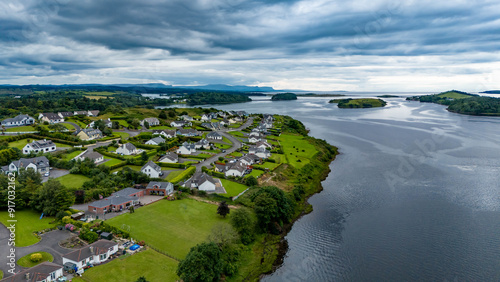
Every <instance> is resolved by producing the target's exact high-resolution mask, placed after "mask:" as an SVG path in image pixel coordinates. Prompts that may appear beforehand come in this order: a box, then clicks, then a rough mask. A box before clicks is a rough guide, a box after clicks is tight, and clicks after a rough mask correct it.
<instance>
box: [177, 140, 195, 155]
mask: <svg viewBox="0 0 500 282" xmlns="http://www.w3.org/2000/svg"><path fill="white" fill-rule="evenodd" d="M176 152H177V154H182V155H191V154H192V153H196V146H195V145H194V144H193V143H188V142H184V143H182V145H181V146H180V147H179V149H177V151H176Z"/></svg>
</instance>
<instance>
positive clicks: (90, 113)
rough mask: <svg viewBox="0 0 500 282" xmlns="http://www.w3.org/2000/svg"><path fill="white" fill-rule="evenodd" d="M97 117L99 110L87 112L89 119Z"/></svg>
mask: <svg viewBox="0 0 500 282" xmlns="http://www.w3.org/2000/svg"><path fill="white" fill-rule="evenodd" d="M98 115H99V110H94V111H88V112H87V116H89V117H96V116H98Z"/></svg>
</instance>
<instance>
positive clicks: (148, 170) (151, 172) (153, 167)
mask: <svg viewBox="0 0 500 282" xmlns="http://www.w3.org/2000/svg"><path fill="white" fill-rule="evenodd" d="M141 172H142V173H144V174H146V175H147V176H149V177H152V178H158V177H160V176H162V175H163V172H161V167H160V166H159V165H157V164H155V163H154V162H153V161H149V162H147V163H146V164H145V165H144V166H143V167H142V168H141Z"/></svg>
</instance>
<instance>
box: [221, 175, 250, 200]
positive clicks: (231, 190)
mask: <svg viewBox="0 0 500 282" xmlns="http://www.w3.org/2000/svg"><path fill="white" fill-rule="evenodd" d="M220 181H221V182H222V185H223V186H224V189H226V192H227V193H226V194H223V195H225V196H228V197H234V196H236V195H238V194H239V193H241V192H243V191H245V189H247V188H248V187H247V186H246V185H243V184H240V183H236V182H234V181H231V180H226V179H221V180H220Z"/></svg>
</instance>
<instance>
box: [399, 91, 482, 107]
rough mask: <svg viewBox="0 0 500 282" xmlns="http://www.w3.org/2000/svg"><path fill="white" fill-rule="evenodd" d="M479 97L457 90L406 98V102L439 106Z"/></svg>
mask: <svg viewBox="0 0 500 282" xmlns="http://www.w3.org/2000/svg"><path fill="white" fill-rule="evenodd" d="M477 96H479V95H476V94H470V93H467V92H463V91H458V90H450V91H446V92H441V93H439V94H434V95H423V96H413V97H408V98H406V100H410V101H420V102H424V103H436V104H441V105H450V103H451V101H453V100H456V99H466V98H471V97H477Z"/></svg>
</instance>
